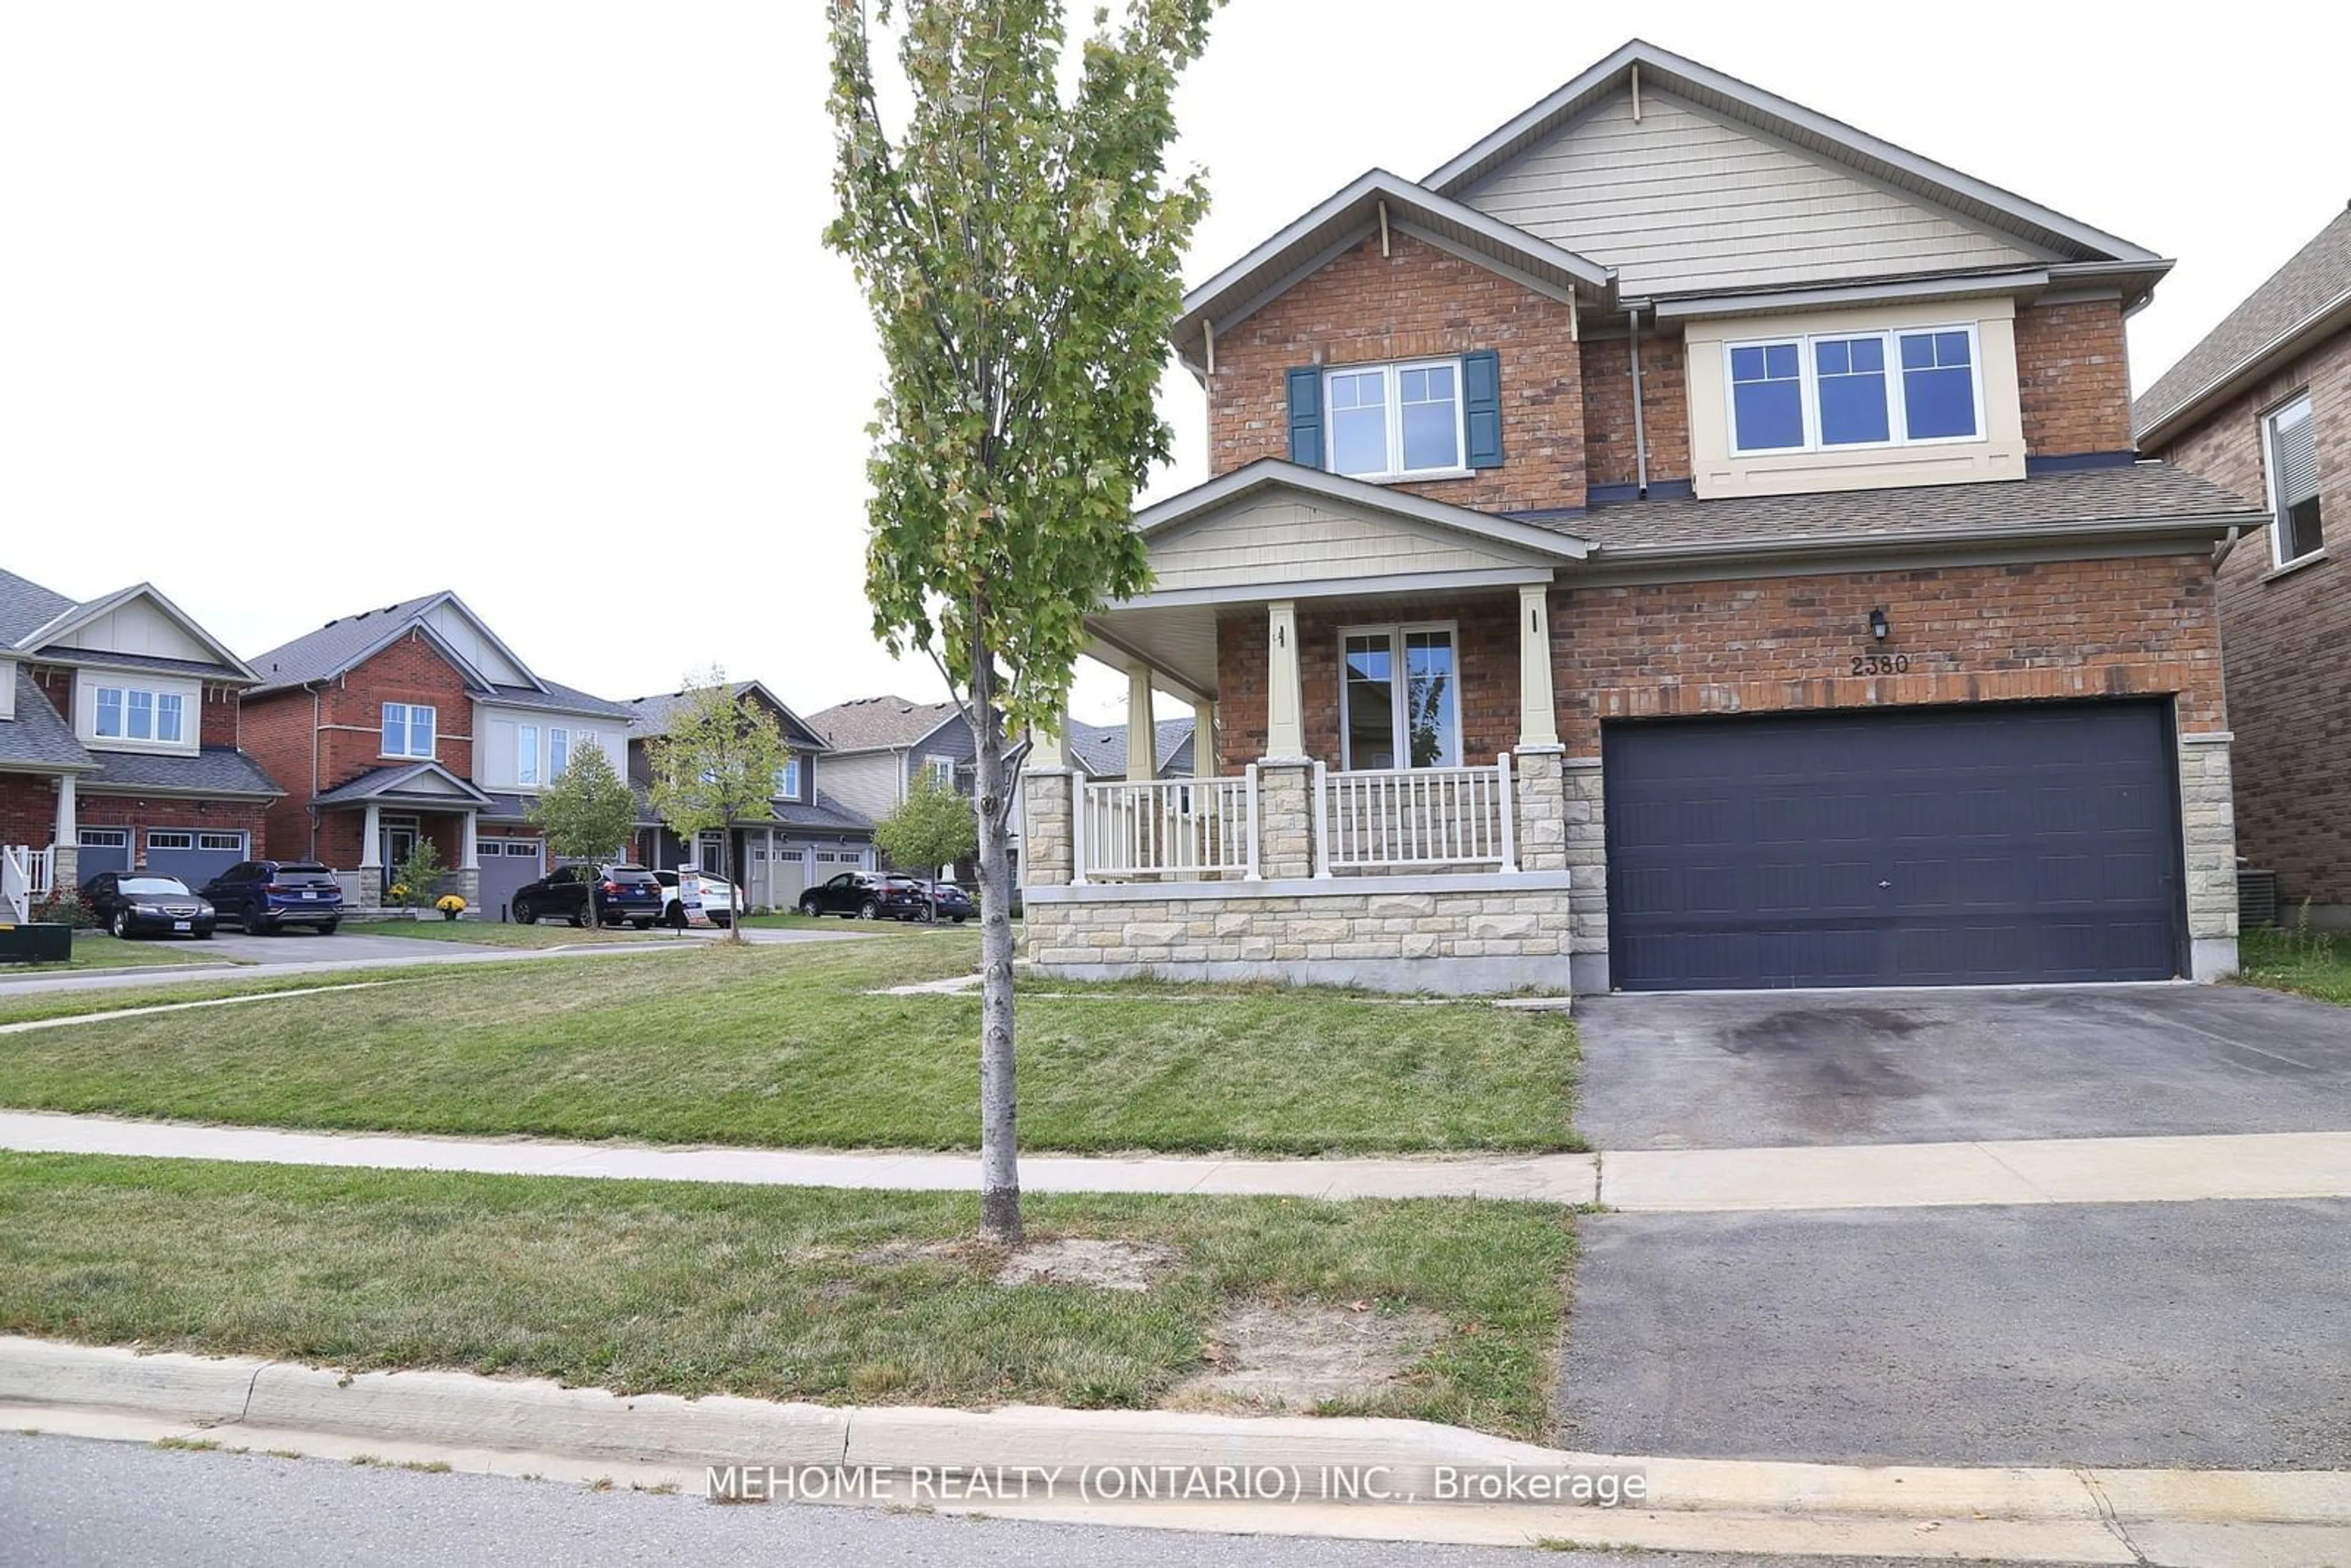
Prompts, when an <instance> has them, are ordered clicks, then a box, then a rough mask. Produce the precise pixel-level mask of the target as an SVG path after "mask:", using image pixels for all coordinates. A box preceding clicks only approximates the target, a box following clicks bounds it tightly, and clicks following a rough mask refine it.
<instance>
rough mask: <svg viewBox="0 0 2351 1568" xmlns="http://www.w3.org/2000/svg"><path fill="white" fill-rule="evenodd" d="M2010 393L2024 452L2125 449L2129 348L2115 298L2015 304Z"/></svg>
mask: <svg viewBox="0 0 2351 1568" xmlns="http://www.w3.org/2000/svg"><path fill="white" fill-rule="evenodd" d="M2016 392H2017V399H2018V402H2020V403H2021V404H2022V413H2023V414H2024V450H2025V452H2026V453H2027V455H2031V456H2034V457H2062V456H2070V455H2074V454H2077V453H2085V452H2128V451H2129V450H2131V445H2132V443H2131V414H2130V402H2131V393H2130V350H2129V349H2128V347H2127V345H2126V341H2125V340H2124V337H2123V307H2122V301H2121V300H2119V299H2091V300H2084V301H2081V302H2078V303H2075V304H2068V305H2034V306H2031V307H2028V308H2025V309H2022V310H2020V311H2018V312H2017V313H2016Z"/></svg>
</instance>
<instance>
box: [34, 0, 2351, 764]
mask: <svg viewBox="0 0 2351 1568" xmlns="http://www.w3.org/2000/svg"><path fill="white" fill-rule="evenodd" d="M1963 10H1964V21H1963V22H1959V23H1957V24H1954V25H1949V26H1935V25H1933V22H1934V21H1935V20H1937V19H1940V20H1943V21H1946V22H1948V21H1949V18H1951V17H1952V16H1953V15H1954V14H1953V13H1951V12H1949V10H1948V9H1946V10H1941V11H1938V10H1935V9H1934V8H1931V7H1930V8H1928V10H1927V11H1925V12H1921V11H1918V10H1917V9H1916V8H1909V7H1889V6H1886V5H1883V4H1876V5H1851V6H1846V5H1810V6H1802V7H1796V8H1791V7H1788V6H1761V5H1751V4H1698V3H1689V4H1651V5H1644V6H1641V7H1639V8H1637V10H1630V9H1626V8H1623V7H1618V8H1615V9H1614V10H1604V9H1602V8H1598V7H1585V6H1575V5H1562V4H1560V3H1559V0H1447V3H1446V4H1444V5H1438V6H1436V7H1434V8H1433V9H1432V8H1431V7H1430V6H1428V5H1426V4H1420V5H1409V6H1407V5H1401V4H1393V3H1390V0H1235V3H1234V4H1233V5H1231V6H1230V7H1229V8H1228V10H1227V11H1226V12H1225V13H1224V14H1223V15H1222V16H1220V18H1219V19H1218V21H1217V26H1216V32H1215V37H1214V41H1213V43H1212V44H1211V47H1210V48H1209V50H1208V53H1207V57H1206V58H1205V59H1204V60H1203V61H1201V63H1200V64H1199V65H1198V66H1197V67H1196V68H1195V70H1194V72H1193V74H1192V76H1191V78H1190V79H1189V82H1188V84H1187V87H1186V91H1185V93H1184V97H1183V101H1182V104H1181V106H1180V112H1181V120H1182V124H1183V125H1184V128H1185V141H1184V145H1183V148H1182V155H1183V157H1184V158H1186V159H1187V160H1191V161H1196V162H1200V163H1202V164H1205V165H1206V166H1207V170H1208V173H1209V178H1210V186H1211V191H1212V194H1213V198H1214V203H1215V206H1214V210H1213V212H1212V213H1211V215H1210V217H1209V218H1208V220H1207V224H1206V225H1204V226H1203V228H1202V229H1201V232H1200V235H1199V238H1198V243H1197V245H1196V248H1195V253H1194V260H1193V264H1192V265H1191V267H1189V268H1188V269H1187V277H1189V278H1190V279H1191V280H1194V281H1196V280H1197V279H1199V278H1201V277H1206V276H1207V275H1208V274H1210V273H1212V272H1213V271H1215V270H1216V269H1217V267H1221V266H1222V265H1223V264H1224V263H1226V262H1227V261H1228V260H1230V259H1231V258H1232V257H1233V256H1237V255H1238V254H1239V253H1240V252H1241V251H1243V250H1245V249H1247V248H1248V247H1249V246H1251V245H1253V244H1255V243H1256V242H1257V241H1259V240H1260V239H1262V238H1263V237H1264V236H1265V235H1268V234H1269V233H1270V232H1272V231H1273V230H1274V229H1276V228H1278V227H1279V226H1280V225H1282V224H1283V223H1285V222H1287V221H1288V220H1289V219H1290V218H1291V217H1293V216H1295V215H1297V214H1298V213H1299V212H1301V211H1302V210H1303V209H1304V208H1306V207H1307V206H1309V205H1311V204H1313V203H1314V202H1316V201H1318V200H1320V199H1321V198H1322V197H1323V196H1324V195H1327V194H1328V193H1331V192H1332V190H1334V189H1336V188H1337V187H1338V186H1339V185H1341V184H1343V183H1345V182H1346V181H1347V180H1349V179H1350V178H1352V177H1353V176H1354V175H1355V174H1357V173H1359V172H1362V171H1363V170H1364V169H1365V168H1367V167H1370V166H1372V165H1374V164H1380V165H1384V166H1385V167H1388V168H1391V169H1394V170H1395V171H1396V172H1399V173H1402V174H1404V175H1405V176H1407V177H1410V178H1417V177H1419V176H1420V175H1422V174H1425V173H1426V172H1428V170H1429V169H1430V168H1432V167H1433V166H1435V165H1436V164H1437V163H1438V162H1441V161H1443V160H1444V159H1445V158H1447V157H1448V156H1449V155H1451V154H1452V153H1454V152H1458V150H1459V149H1460V148H1462V147H1463V146H1466V145H1467V144H1468V143H1469V142H1470V141H1474V140H1476V139H1477V138H1478V137H1479V136H1480V135H1482V134H1483V133H1484V132H1486V131H1489V130H1490V129H1491V128H1492V127H1493V126H1495V125H1496V124H1498V123H1499V122H1500V121H1501V120H1504V119H1506V118H1508V117H1509V116H1510V114H1513V113H1515V112H1516V111H1517V110H1519V109H1520V108H1522V107H1523V106H1524V105H1526V104H1528V103H1530V102H1532V101H1533V100H1534V99H1538V98H1540V97H1541V96H1542V95H1543V94H1544V93H1545V92H1547V91H1549V90H1550V89H1552V88H1554V87H1556V86H1557V85H1559V84H1560V83H1561V82H1562V81H1564V80H1566V79H1567V78H1569V77H1571V76H1573V75H1574V74H1575V73H1576V72H1577V71H1579V70H1581V69H1582V68H1583V67H1585V66H1586V65H1588V64H1590V63H1591V62H1592V61H1593V60H1594V59H1596V58H1598V57H1600V56H1602V55H1604V54H1605V53H1607V52H1608V51H1609V50H1610V49H1612V48H1614V47H1616V46H1617V45H1618V44H1620V43H1622V42H1623V41H1624V39H1625V35H1626V34H1627V32H1628V31H1631V30H1633V29H1635V27H1637V29H1638V30H1639V31H1640V32H1641V34H1642V35H1643V36H1645V37H1648V38H1650V39H1651V40H1652V41H1654V42H1656V43H1658V44H1661V45H1664V46H1665V47H1669V48H1673V49H1677V50H1679V51H1681V52H1682V53H1685V54H1687V55H1691V56H1694V57H1697V58H1698V59H1701V60H1704V61H1706V62H1708V64H1710V65H1713V66H1715V67H1716V68H1719V69H1722V70H1725V71H1728V72H1729V73H1731V74H1732V75H1734V76H1738V77H1741V78H1746V79H1747V80H1750V81H1751V82H1754V83H1756V84H1757V85H1759V86H1761V87H1764V88H1767V89H1771V90H1772V91H1774V92H1778V93H1781V94H1783V95H1785V96H1787V97H1790V98H1792V99H1797V100H1798V101H1800V102H1802V103H1804V104H1807V105H1809V106H1811V107H1812V108H1813V109H1815V110H1820V111H1821V112H1823V113H1826V114H1830V115H1834V116H1835V117H1837V118H1838V119H1841V120H1846V121H1848V122H1849V123H1852V124H1855V125H1857V126H1860V127H1862V128H1864V129H1865V130H1867V131H1871V132H1873V133H1875V134H1876V135H1879V136H1882V137H1885V138H1886V139H1888V140H1890V141H1896V142H1898V143H1900V144H1901V145H1903V146H1906V147H1908V148H1910V149H1912V150H1914V151H1916V152H1921V153H1924V154H1926V155H1927V156H1929V157H1932V158H1936V159H1939V160H1941V161H1942V162H1947V163H1950V164H1953V165H1955V166H1957V167H1959V168H1960V169H1963V170H1966V171H1968V172H1970V173H1972V174H1974V175H1976V176H1978V177H1979V178H1982V179H1986V180H1990V181H1991V182H1993V183H1997V184H2001V185H2004V186H2007V187H2009V188H2010V189H2012V190H2015V191H2018V192H2020V193H2023V194H2025V195H2028V196H2030V197H2032V199H2034V200H2036V201H2039V202H2042V203H2044V204H2048V205H2050V206H2053V207H2055V208H2057V209H2058V210H2060V211H2062V212H2065V213H2068V214H2072V215H2074V216H2075V217H2078V218H2080V219H2082V220H2084V221H2085V222H2087V223H2091V224H2095V225H2098V226H2100V227H2102V228H2105V229H2107V230H2109V231H2110V232H2114V233H2117V234H2121V235H2126V236H2128V237H2130V238H2132V239H2134V240H2137V241H2138V242H2139V243H2141V244H2144V245H2147V246H2152V247H2154V248H2156V249H2158V250H2159V251H2161V252H2162V253H2163V254H2165V255H2167V256H2177V257H2179V268H2178V270H2177V271H2175V272H2174V273H2173V274H2172V276H2171V277H2170V279H2169V280H2168V282H2167V283H2166V284H2165V285H2164V287H2162V289H2161V290H2160V291H2159V292H2158V296H2157V298H2156V302H2155V304H2154V305H2153V306H2152V307H2150V308H2148V309H2147V311H2145V312H2143V313H2142V314H2141V315H2140V316H2139V317H2138V318H2137V320H2136V321H2135V322H2134V324H2133V329H2132V358H2133V364H2132V370H2133V374H2134V379H2135V381H2136V382H2137V384H2138V385H2139V386H2141V387H2144V386H2145V385H2146V384H2147V382H2148V381H2149V380H2151V379H2152V377H2153V376H2154V375H2156V374H2158V373H2160V371H2162V370H2163V369H2164V368H2165V367H2166V366H2167V365H2168V364H2169V363H2170V362H2171V361H2172V360H2174V359H2175V358H2177V357H2178V356H2179V354H2180V353H2181V352H2182V351H2183V350H2186V349H2187V348H2188V346H2189V344H2191V343H2192V342H2194V341H2195V340H2196V339H2197V338H2198V337H2199V336H2200V335H2201V334H2202V333H2203V332H2204V331H2205V330H2206V329H2209V328H2210V326H2211V325H2212V323H2213V322H2214V321H2216V320H2217V319H2219V318H2220V316H2221V315H2222V314H2223V313H2224V312H2225V311H2226V310H2227V309H2228V308H2230V307H2231V305H2233V304H2234V303H2235V302H2236V301H2237V300H2238V299H2240V298H2242V296H2243V295H2244V294H2245V293H2246V292H2247V291H2248V290H2250V289H2251V288H2252V287H2254V286H2255V285H2256V284H2258V283H2259V282H2260V281H2261V280H2262V278H2263V277H2266V276H2268V274H2269V273H2270V272H2271V271H2273V269H2274V268H2275V267H2277V266H2278V265H2279V264H2280V263H2282V262H2283V261H2284V260H2285V258H2286V257H2287V256H2289V255H2291V254H2292V253H2293V252H2294V249H2295V248H2297V247H2298V246H2300V245H2301V244H2302V243H2303V242H2304V240H2305V239H2307V238H2308V237H2309V236H2310V235H2313V234H2314V233H2316V232H2317V230H2318V229H2319V228H2320V227H2322V226H2323V225H2325V223H2326V222H2327V221H2328V220H2329V219H2330V218H2331V217H2332V216H2333V214H2335V212H2337V211H2338V210H2340V208H2341V206H2342V205H2343V204H2344V202H2345V200H2346V196H2351V160H2346V152H2351V136H2346V134H2345V133H2344V131H2343V128H2342V120H2341V113H2342V109H2341V104H2342V83H2343V80H2344V77H2345V67H2346V64H2351V47H2346V46H2351V20H2346V17H2351V12H2346V9H2345V8H2344V7H2340V6H2331V5H2330V6H2319V5H2310V6H2306V7H2298V8H2297V16H2296V19H2295V26H2294V27H2293V28H2292V29H2291V30H2289V31H2288V32H2286V33H2281V32H2280V31H2279V30H2278V29H2277V28H2275V27H2273V26H2254V25H2250V24H2248V25H2246V26H2234V27H2231V26H2196V27H2193V28H2189V27H2184V26H2171V25H2169V24H2168V23H2166V22H2165V21H2163V20H2162V17H2163V16H2164V12H2163V11H2162V10H2161V9H2160V8H2148V7H2127V8H2124V7H2109V6H2091V5H2051V4H2047V3H2046V0H2042V3H2040V4H2032V5H1969V6H1966V7H1964V8H1963ZM821 14H822V7H821V6H820V5H819V4H817V3H816V0H789V3H781V0H680V3H676V4H670V5H643V4H639V5H618V4H611V3H609V0H561V3H555V0H462V3H450V0H410V3H408V4H404V5H356V4H350V3H348V0H345V3H340V4H338V3H333V0H299V3H285V4H261V3H256V0H207V3H206V4H204V5H189V4H186V3H184V0H173V3H169V4H163V3H149V4H134V3H131V0H118V3H113V4H107V5H90V4H64V5H56V4H50V5H43V4H36V3H34V0H16V3H14V4H5V5H0V149H5V151H0V566H5V568H7V569H8V570H13V571H16V572H18V573H20V574H22V575H25V576H27V577H31V578H33V579H35V580H38V581H41V582H45V583H47V584H49V585H50V586H52V587H54V588H56V589H57V590H59V591H64V592H67V593H71V594H74V595H77V596H84V597H86V596H89V595H94V594H97V593H100V592H103V591H108V590H110V589H113V588H116V587H120V586H121V585H123V584H125V583H127V582H131V581H135V580H141V579H147V580H152V581H154V582H155V583H156V584H157V585H158V586H159V587H161V588H162V590H163V591H164V592H166V593H167V594H170V595H171V596H172V598H174V599H175V600H177V601H179V602H180V603H181V604H182V605H183V606H184V607H185V608H186V609H188V610H189V611H190V612H193V614H195V615H196V616H197V617H198V618H199V619H201V620H203V621H204V622H206V623H207V624H208V625H209V626H210V627H211V628H212V629H213V631H214V632H216V633H217V634H219V635H220V636H222V637H223V638H224V639H225V640H226V641H227V642H228V643H230V644H231V645H233V646H234V647H235V648H236V649H238V650H239V651H240V652H245V653H255V652H258V651H260V650H262V649H264V648H266V647H269V646H272V645H274V644H276V643H278V642H280V641H283V640H284V639H286V638H287V637H290V636H293V635H296V634H298V633H299V632H304V631H307V630H308V629H309V628H311V627H313V626H316V625H317V624H319V622H323V621H326V620H328V619H329V618H331V617H334V616H338V615H342V614H348V613H350V612H353V611H356V610H359V609H361V608H364V607H367V606H370V605H382V604H386V603H389V602H391V601H393V600H395V599H399V598H402V597H404V596H406V595H409V594H413V593H416V592H420V591H426V590H431V589H438V588H454V589H455V590H456V591H458V592H459V593H460V594H461V595H462V596H463V597H464V598H465V600H466V601H468V602H470V603H471V604H472V605H473V606H474V607H475V609H476V610H477V611H479V612H482V613H483V614H484V615H485V616H486V618H487V619H488V620H489V621H490V622H491V623H492V624H493V625H494V626H495V627H496V629H497V630H498V632H500V634H501V635H502V636H504V637H505V638H506V639H507V641H508V642H509V643H511V644H512V645H513V646H514V647H515V648H516V650H517V652H519V653H521V654H522V656H523V657H524V658H525V659H527V660H528V661H530V662H531V663H532V664H534V665H536V666H537V667H538V669H539V670H540V671H541V673H542V674H549V675H551V676H553V677H555V678H557V679H559V680H564V681H569V682H570V683H572V684H574V685H582V686H585V687H587V688H589V689H590V690H593V691H597V692H600V693H603V694H606V695H611V696H616V697H625V696H632V695H640V694H642V693H644V692H647V691H652V690H660V689H664V688H667V687H671V686H674V685H675V684H676V682H677V680H678V679H679V677H680V675H681V674H683V673H684V671H685V670H687V669H688V668H690V667H700V666H703V665H706V664H710V663H712V662H713V661H716V662H719V663H722V664H725V665H726V668H727V669H728V671H729V672H730V673H732V674H737V675H758V676H760V677H763V678H764V679H766V680H768V682H770V683H771V684H773V685H775V686H776V687H777V688H778V690H779V691H780V692H782V693H783V694H784V695H785V697H786V700H788V701H789V702H791V703H792V704H793V705H794V706H797V707H799V708H800V709H801V710H802V711H803V712H805V711H809V710H810V709H814V708H818V707H821V706H826V705H828V704H830V703H832V702H835V701H838V700H840V699H841V698H844V697H850V696H856V695H871V694H873V693H876V692H880V691H884V690H896V691H900V692H902V693H904V695H910V696H929V695H935V690H936V688H937V686H938V684H939V683H938V680H937V677H936V676H935V674H933V673H932V672H931V671H930V670H929V668H928V666H927V665H926V664H907V665H903V666H893V664H891V662H890V660H889V659H888V657H887V656H886V655H885V654H884V653H883V652H882V651H881V649H880V648H879V647H878V646H876V645H874V643H872V638H871V636H870V634H869V631H868V616H867V612H866V608H865V605H864V601H863V599H862V592H861V575H862V573H861V559H862V534H863V528H864V519H863V480H862V462H863V455H864V436H863V434H862V426H863V423H864V421H865V419H866V417H867V413H868V409H869V407H870V404H871V401H872V395H873V392H874V391H875V387H876V382H877V376H878V361H877V359H876V357H875V355H874V354H873V352H872V348H871V346H870V343H869V328H868V325H867V322H866V319H865V316H864V311H863V307H862V303H861V301H860V300H859V298H858V297H857V295H856V292H855V290H854V288H853V287H852V282H851V279H850V277H849V273H848V269H847V267H845V266H844V265H843V264H842V263H841V261H840V260H839V259H838V258H836V257H834V256H831V254H829V253H827V252H826V251H824V250H823V249H822V248H821V247H820V245H819V243H818V238H817V236H818V233H819V231H820V228H821V226H822V225H823V224H824V222H825V221H826V219H827V217H828V216H829V215H830V213H831V188H830V183H829V171H830V159H831V143H830V139H829V131H828V127H827V124H826V121H825V117H824V112H823V90H824V81H825V71H824V61H823V30H822V26H821ZM1920 17H1927V18H1928V22H1927V23H1924V24H1922V23H1921V22H1920V21H1919V20H1918V19H1919V18H1920ZM2207 19H2208V20H2209V18H2207ZM1938 35H1945V36H1938ZM1165 402H1166V405H1167V410H1168V414H1169V417H1170V418H1171V419H1172V420H1174V422H1175V426H1176V430H1177V439H1178V462H1177V464H1176V466H1175V470H1174V471H1173V473H1171V474H1170V475H1168V476H1165V480H1164V482H1163V483H1162V485H1161V486H1159V489H1160V490H1161V491H1165V490H1169V489H1174V488H1177V487H1180V486H1183V485H1186V484H1189V483H1193V482H1195V481H1196V480H1197V479H1199V478H1201V477H1204V476H1205V475H1204V474H1203V473H1202V471H1201V466H1200V465H1201V455H1200V448H1201V426H1202V408H1201V401H1200V395H1199V392H1198V389H1197V388H1196V386H1195V385H1194V384H1193V383H1192V382H1191V381H1190V380H1189V379H1188V378H1181V379H1178V380H1176V381H1175V382H1172V383H1171V384H1170V386H1169V387H1168V389H1167V392H1166V394H1165ZM589 605H592V606H593V611H592V612H590V611H589V610H588V609H586V608H585V607H586V606H589ZM1122 706H1123V682H1122V681H1120V680H1118V679H1117V678H1115V677H1112V678H1109V679H1102V678H1100V677H1099V676H1097V677H1096V678H1094V679H1092V680H1089V681H1087V682H1086V683H1085V684H1083V685H1081V689H1080V693H1079V701H1078V704H1077V707H1078V711H1079V713H1080V715H1081V716H1091V717H1094V718H1097V719H1101V720H1104V721H1112V722H1115V721H1116V720H1117V718H1118V716H1119V712H1120V709H1121V708H1122Z"/></svg>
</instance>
